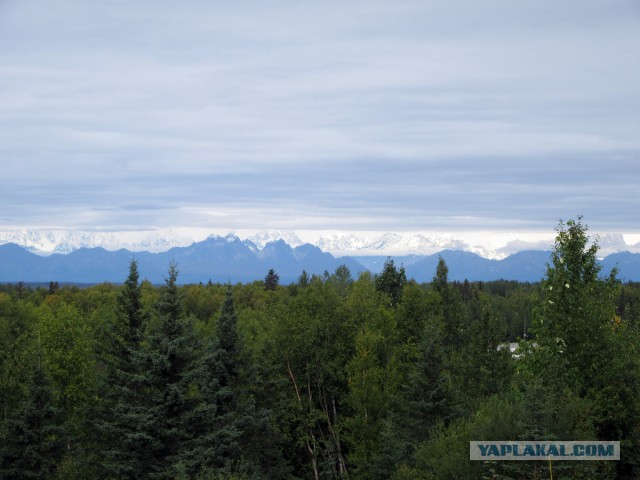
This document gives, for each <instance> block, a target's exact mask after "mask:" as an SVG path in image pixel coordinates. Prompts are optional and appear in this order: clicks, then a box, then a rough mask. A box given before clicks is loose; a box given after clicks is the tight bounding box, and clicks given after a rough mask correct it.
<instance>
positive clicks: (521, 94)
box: [0, 0, 640, 241]
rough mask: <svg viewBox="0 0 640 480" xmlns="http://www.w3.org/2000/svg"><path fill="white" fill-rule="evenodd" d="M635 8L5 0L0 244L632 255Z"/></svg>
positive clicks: (639, 117) (0, 51) (633, 0)
mask: <svg viewBox="0 0 640 480" xmlns="http://www.w3.org/2000/svg"><path fill="white" fill-rule="evenodd" d="M638 59H640V2H638V1H637V0H563V1H562V2H558V1H557V0H536V1H535V2H534V1H525V0H486V1H482V2H478V1H477V0H434V1H429V0H420V1H405V0H394V1H393V2H392V1H378V0H367V1H360V0H354V1H346V2H345V1H334V0H328V1H323V2H301V1H286V0H274V1H268V2H265V1H244V0H238V1H234V2H228V1H225V2H222V1H192V0H185V1H181V2H175V1H166V0H154V1H148V0H138V1H135V2H131V1H120V0H110V1H109V2H87V1H80V0H64V1H63V0H0V167H1V169H0V202H1V205H2V209H1V210H0V230H1V229H3V228H4V229H6V228H15V227H31V228H63V229H72V230H73V229H77V230H104V231H120V230H145V229H160V228H198V229H211V230H212V231H223V230H230V231H233V230H246V229H253V230H260V229H290V230H305V231H314V230H336V231H381V232H384V231H393V232H403V231H423V232H429V231H438V232H454V233H455V232H458V231H465V232H469V231H478V232H496V233H498V232H505V231H506V232H530V233H532V232H533V233H535V232H550V233H553V229H554V227H555V226H556V225H557V224H558V221H559V220H560V219H564V220H566V219H570V218H576V217H577V216H578V215H583V216H584V222H585V223H586V224H588V225H589V227H590V229H591V230H594V231H598V232H621V233H626V234H629V235H630V236H629V238H635V239H636V240H637V241H640V237H639V236H638V234H640V194H639V189H640V61H639V60H638Z"/></svg>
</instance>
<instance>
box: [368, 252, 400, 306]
mask: <svg viewBox="0 0 640 480" xmlns="http://www.w3.org/2000/svg"><path fill="white" fill-rule="evenodd" d="M406 283H407V276H406V274H405V271H404V267H403V266H402V265H401V266H400V268H396V266H395V265H394V263H393V260H392V259H391V258H388V259H387V261H386V262H384V268H383V269H382V272H380V274H378V275H376V276H375V284H376V290H377V291H378V292H381V293H386V294H388V295H389V297H390V298H391V305H392V306H394V307H395V306H397V305H398V304H399V303H400V302H401V301H402V289H403V288H404V286H405V284H406Z"/></svg>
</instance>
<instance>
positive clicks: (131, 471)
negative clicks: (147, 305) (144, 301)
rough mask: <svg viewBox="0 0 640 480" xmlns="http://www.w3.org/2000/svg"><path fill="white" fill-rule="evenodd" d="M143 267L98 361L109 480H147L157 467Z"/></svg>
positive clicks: (132, 276) (133, 276) (121, 302)
mask: <svg viewBox="0 0 640 480" xmlns="http://www.w3.org/2000/svg"><path fill="white" fill-rule="evenodd" d="M145 323H146V318H145V316H144V314H143V312H142V306H141V291H140V283H139V274H138V265H137V262H136V261H135V260H133V261H131V263H130V265H129V275H128V277H127V280H126V281H125V283H124V285H123V286H122V289H121V290H120V294H119V296H118V304H117V315H116V318H115V321H114V322H112V323H111V324H109V325H108V327H109V330H108V331H107V332H105V334H104V338H103V341H102V342H101V345H102V346H101V350H100V351H99V352H98V356H99V357H100V359H101V362H102V364H103V369H104V378H103V385H102V404H101V409H100V415H99V420H98V422H97V423H98V431H100V433H101V443H100V450H101V453H100V458H101V462H100V463H101V467H102V469H103V471H102V474H103V475H105V476H106V477H107V478H143V477H144V476H145V475H146V473H147V472H148V471H149V470H150V469H151V466H152V465H153V464H154V463H155V459H154V458H153V455H152V452H153V451H154V449H157V448H158V447H157V440H156V439H155V435H154V428H155V427H154V421H155V419H154V416H153V411H152V410H151V409H150V408H151V406H152V405H151V404H150V395H149V379H148V378H147V366H148V365H147V358H146V354H145V352H144V351H143V350H142V348H141V347H142V341H143V327H144V326H145Z"/></svg>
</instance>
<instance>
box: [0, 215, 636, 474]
mask: <svg viewBox="0 0 640 480" xmlns="http://www.w3.org/2000/svg"><path fill="white" fill-rule="evenodd" d="M586 231H587V230H586V227H585V226H583V225H582V223H581V221H580V220H578V221H569V222H567V223H566V224H564V223H562V224H560V225H559V227H558V236H557V238H556V245H555V250H554V252H553V255H552V257H551V258H552V260H551V264H550V265H549V269H548V272H547V275H546V277H545V278H544V279H543V281H542V282H540V283H536V284H522V283H517V282H509V281H499V282H487V283H482V282H449V281H448V269H447V266H446V264H445V263H444V261H442V260H441V261H440V263H439V264H438V267H437V270H436V272H434V273H433V275H434V276H433V281H432V282H430V283H429V284H418V283H416V282H413V281H407V279H406V276H405V273H404V269H403V268H402V267H401V266H397V265H394V263H393V262H392V261H388V262H387V263H386V265H385V268H384V270H383V271H382V272H381V273H380V274H379V275H375V276H374V275H371V274H368V273H365V274H362V275H360V277H359V278H357V279H354V278H352V276H351V273H350V272H349V270H348V269H347V268H346V267H344V266H343V267H339V268H338V269H337V270H336V271H335V272H334V273H328V272H327V273H325V275H324V276H316V275H313V276H309V275H307V274H306V273H305V272H302V274H301V276H300V278H299V279H298V281H297V282H296V283H294V284H291V285H286V286H283V285H280V284H279V281H278V276H277V273H276V272H274V271H270V272H269V273H268V274H267V276H266V277H265V281H264V282H255V283H252V284H244V285H242V284H237V285H220V284H211V283H209V284H206V285H202V284H199V285H183V286H180V285H178V281H179V266H176V265H170V266H169V268H168V272H167V277H166V282H165V285H163V286H162V287H155V286H153V285H151V284H150V283H148V282H146V281H140V272H138V267H137V264H136V263H135V261H134V262H132V263H131V265H130V270H129V272H128V276H126V275H127V272H123V277H125V278H123V280H124V283H123V285H121V286H114V285H111V284H102V285H97V286H94V287H90V288H85V289H80V288H77V287H73V286H68V287H66V286H59V285H57V284H55V282H52V283H51V284H50V285H49V288H37V289H33V288H29V287H28V286H25V285H23V284H17V285H4V286H2V287H1V288H0V375H1V376H0V408H1V409H2V410H1V411H0V414H1V415H2V417H1V420H2V421H1V423H0V478H5V479H21V478H60V479H74V478H78V479H86V478H103V479H121V478H124V479H147V478H149V479H191V478H193V479H218V478H236V479H263V478H264V479H269V478H272V479H295V478H304V479H307V478H312V479H321V478H323V479H324V478H352V479H397V480H405V479H406V480H409V479H464V478H470V479H472V478H478V479H480V478H500V479H510V478H511V479H536V478H548V477H549V474H550V471H549V469H550V466H549V464H548V463H547V462H472V461H469V441H470V440H554V439H558V440H619V441H620V442H621V445H622V460H621V461H620V462H556V463H554V464H553V465H551V468H552V471H553V476H554V477H553V478H605V479H606V478H611V479H613V478H620V479H623V478H638V476H640V465H639V462H640V403H639V398H640V369H639V361H640V348H639V347H640V337H639V333H640V332H639V330H638V326H639V320H640V285H639V284H624V285H621V284H619V282H618V281H617V280H616V278H615V272H612V275H610V276H609V277H606V278H603V277H601V276H600V274H601V273H602V272H600V271H599V268H598V266H597V263H596V253H597V245H591V244H590V243H589V239H588V237H587V234H586ZM142 273H143V272H142ZM518 339H522V340H523V341H522V342H521V347H520V349H519V350H518V351H517V352H516V354H517V356H514V355H512V353H511V352H510V350H509V348H508V347H507V346H506V344H508V342H510V341H511V342H514V341H516V340H518Z"/></svg>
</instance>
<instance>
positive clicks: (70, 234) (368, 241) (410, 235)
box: [0, 228, 640, 260]
mask: <svg viewBox="0 0 640 480" xmlns="http://www.w3.org/2000/svg"><path fill="white" fill-rule="evenodd" d="M211 233H212V232H211V231H208V230H206V229H202V228H200V229H164V230H162V229H158V230H147V231H119V232H101V231H71V230H61V229H58V230H56V229H48V230H45V229H26V228H22V229H21V228H11V229H6V230H0V244H2V243H10V242H11V243H16V244H18V245H20V246H23V247H25V248H27V249H29V250H30V251H32V252H34V253H38V254H40V255H49V254H52V253H69V252H72V251H74V250H77V249H79V248H83V247H85V248H92V247H102V248H104V249H105V250H111V251H114V250H119V249H121V248H124V249H127V250H130V251H149V252H156V253H157V252H163V251H166V250H169V249H170V248H173V247H185V246H189V245H191V244H192V243H194V242H198V241H201V240H204V239H205V238H220V239H223V238H227V239H228V241H233V240H234V239H242V240H243V241H245V242H248V243H249V244H250V247H251V248H252V249H257V250H263V249H264V248H265V246H267V245H268V244H269V243H272V242H276V241H279V240H283V241H284V242H285V243H287V244H288V245H289V246H291V247H293V248H295V247H299V246H301V245H303V244H305V243H310V244H312V245H314V246H317V247H318V248H320V249H321V250H322V251H324V252H328V253H331V254H332V255H334V256H336V257H341V256H348V255H351V256H360V255H379V256H387V255H432V254H434V253H438V252H441V251H443V250H463V251H467V252H472V253H475V254H477V255H480V256H482V257H484V258H489V259H496V260H498V259H502V258H505V257H507V256H509V255H512V254H514V253H517V252H520V251H523V250H550V249H551V248H552V247H553V235H541V234H528V235H527V234H518V233H513V234H486V233H485V234H478V233H457V234H453V233H438V232H432V233H425V232H403V233H397V232H387V233H380V232H370V231H369V232H340V231H298V232H294V231H289V230H270V231H249V230H246V231H240V232H236V233H233V234H231V233H226V234H222V235H220V234H219V233H215V234H213V235H211ZM225 235H226V236H225ZM593 236H594V238H595V234H594V235H593ZM625 237H627V238H626V240H627V241H633V240H634V239H636V237H634V236H633V235H631V236H629V235H625V236H623V235H622V234H619V233H607V234H600V235H598V239H599V240H598V241H599V245H600V255H602V256H603V257H604V256H606V255H609V254H611V253H615V252H621V251H630V252H635V253H640V243H636V244H629V243H627V241H625Z"/></svg>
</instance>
